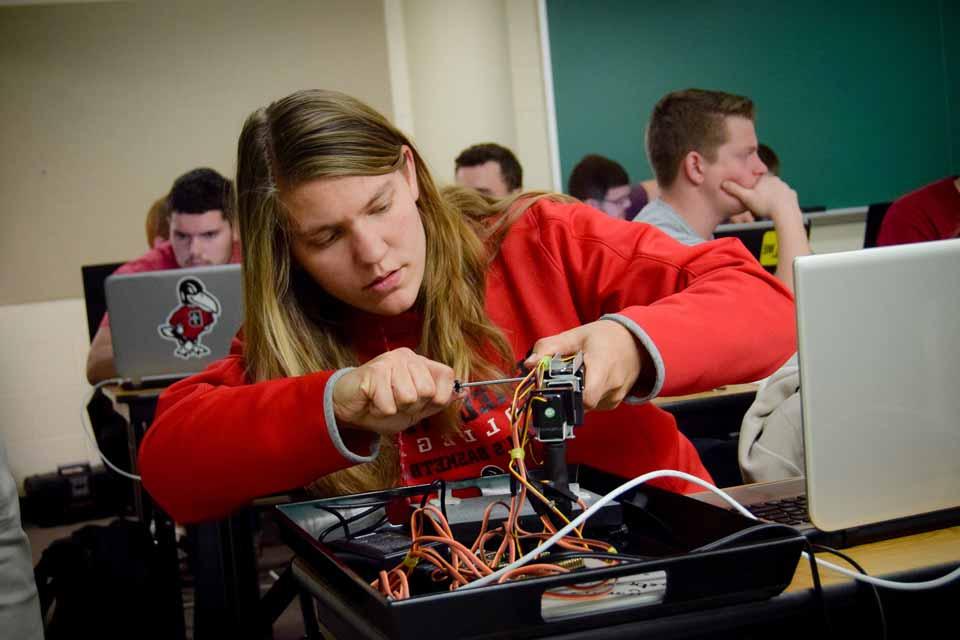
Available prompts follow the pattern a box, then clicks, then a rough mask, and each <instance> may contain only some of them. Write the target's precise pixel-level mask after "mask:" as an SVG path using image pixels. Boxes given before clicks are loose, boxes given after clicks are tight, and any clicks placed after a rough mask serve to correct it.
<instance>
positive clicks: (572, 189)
mask: <svg viewBox="0 0 960 640" xmlns="http://www.w3.org/2000/svg"><path fill="white" fill-rule="evenodd" d="M567 193H569V194H570V195H572V196H573V197H574V198H576V199H578V200H580V201H581V202H583V203H584V204H588V205H590V206H591V207H593V208H595V209H599V210H600V211H603V212H604V213H606V214H607V215H608V216H611V217H613V218H620V219H621V220H623V219H625V218H626V213H627V209H628V208H629V207H630V178H629V176H627V172H626V170H625V169H624V168H623V166H621V164H620V163H619V162H615V161H613V160H611V159H610V158H604V157H603V156H598V155H596V154H591V155H587V156H584V157H583V159H582V160H580V162H578V163H577V166H575V167H574V168H573V171H571V172H570V180H569V181H568V182H567Z"/></svg>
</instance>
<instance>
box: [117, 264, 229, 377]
mask: <svg viewBox="0 0 960 640" xmlns="http://www.w3.org/2000/svg"><path fill="white" fill-rule="evenodd" d="M105 288H106V294H107V310H108V312H109V314H110V330H111V333H112V334H113V351H114V362H115V364H116V368H117V374H118V375H119V376H120V377H121V378H124V379H125V380H131V381H133V382H139V381H140V380H143V379H144V378H153V377H162V376H171V377H175V376H181V375H187V374H191V373H196V372H198V371H202V370H203V369H204V368H206V367H207V365H209V364H210V363H211V362H215V361H216V360H219V359H220V358H223V357H224V356H226V355H227V353H228V352H229V350H230V342H231V340H232V339H233V337H234V336H235V335H236V334H237V331H238V330H239V329H240V325H241V323H242V321H243V294H242V285H241V279H240V265H238V264H229V265H222V266H215V267H196V268H190V269H172V270H167V271H151V272H146V273H134V274H124V275H114V276H110V277H109V278H107V280H106V284H105Z"/></svg>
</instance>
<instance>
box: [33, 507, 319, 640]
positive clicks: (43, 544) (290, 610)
mask: <svg viewBox="0 0 960 640" xmlns="http://www.w3.org/2000/svg"><path fill="white" fill-rule="evenodd" d="M112 519H113V518H104V519H100V520H88V521H83V522H77V523H74V524H69V525H62V526H56V527H39V526H35V525H33V524H31V523H24V530H25V531H26V533H27V537H28V538H29V539H30V548H31V551H32V554H33V564H34V566H36V564H37V561H39V559H40V556H41V555H42V554H43V551H44V549H46V548H47V547H48V546H49V545H50V544H51V543H53V542H54V541H55V540H59V539H60V538H65V537H67V536H69V535H70V534H71V533H73V531H75V530H77V529H79V528H80V527H83V526H86V525H88V524H97V525H106V524H108V523H109V522H110V521H111V520H112ZM291 556H292V552H291V551H290V549H289V548H287V547H286V546H285V545H283V544H280V543H276V544H274V543H270V542H268V543H267V544H264V545H262V547H261V553H260V556H259V560H258V566H259V579H260V593H261V595H262V594H263V593H266V591H267V589H269V588H270V586H271V585H272V584H273V581H274V580H275V577H274V576H275V575H276V573H277V572H279V570H280V569H282V568H283V566H284V565H285V564H286V563H287V562H289V560H290V558H291ZM184 573H185V570H183V573H182V575H181V577H182V582H183V583H184V587H183V603H184V620H185V622H186V627H187V640H193V624H192V623H193V588H192V586H191V584H192V580H191V579H190V576H189V575H184ZM304 637H305V631H304V626H303V617H302V615H301V613H300V603H299V601H298V600H294V601H293V603H292V604H291V605H290V606H289V607H287V609H286V611H284V612H283V614H282V615H281V616H280V617H279V618H278V619H277V621H276V622H275V623H274V625H273V638H274V640H301V639H302V638H304ZM201 640H206V639H201Z"/></svg>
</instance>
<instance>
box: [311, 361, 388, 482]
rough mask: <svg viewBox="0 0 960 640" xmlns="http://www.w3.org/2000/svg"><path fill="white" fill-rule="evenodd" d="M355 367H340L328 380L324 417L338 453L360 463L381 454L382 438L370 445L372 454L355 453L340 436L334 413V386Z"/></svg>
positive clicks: (324, 391)
mask: <svg viewBox="0 0 960 640" xmlns="http://www.w3.org/2000/svg"><path fill="white" fill-rule="evenodd" d="M355 368H356V367H346V368H344V369H339V370H338V371H337V372H336V373H334V374H333V375H332V376H330V379H329V380H327V386H326V388H324V390H323V417H324V418H326V420H327V432H328V433H329V434H330V440H331V441H333V446H334V447H336V449H337V453H339V454H340V455H342V456H343V457H344V458H346V459H347V460H349V461H350V462H355V463H357V464H360V463H361V462H373V461H374V460H375V459H376V457H377V456H378V455H380V438H375V439H374V441H373V446H371V447H370V455H368V456H361V455H359V454H357V453H354V452H353V451H351V450H350V449H348V448H347V445H346V444H344V442H343V438H341V437H340V427H338V426H337V416H336V415H334V413H333V387H334V386H335V385H336V383H337V380H339V379H340V378H341V377H342V376H343V375H344V374H345V373H347V372H349V371H352V370H353V369H355Z"/></svg>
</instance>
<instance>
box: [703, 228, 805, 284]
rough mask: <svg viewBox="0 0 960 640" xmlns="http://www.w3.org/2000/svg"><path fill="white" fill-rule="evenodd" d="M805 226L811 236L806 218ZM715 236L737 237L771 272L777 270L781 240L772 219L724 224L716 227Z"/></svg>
mask: <svg viewBox="0 0 960 640" xmlns="http://www.w3.org/2000/svg"><path fill="white" fill-rule="evenodd" d="M803 226H804V231H806V234H807V237H808V238H809V237H810V221H809V220H804V223H803ZM713 237H714V238H737V239H738V240H740V242H742V243H743V246H744V247H746V249H747V251H749V252H750V253H751V254H753V257H754V258H756V259H757V262H759V263H760V264H761V265H762V266H763V267H764V269H766V270H767V271H769V272H770V273H774V272H775V271H776V270H777V264H778V262H779V253H780V251H779V241H778V238H777V232H776V230H775V229H774V227H773V222H772V221H770V220H759V221H757V222H748V223H744V224H723V225H720V226H719V227H717V228H716V230H715V231H714V232H713Z"/></svg>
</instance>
